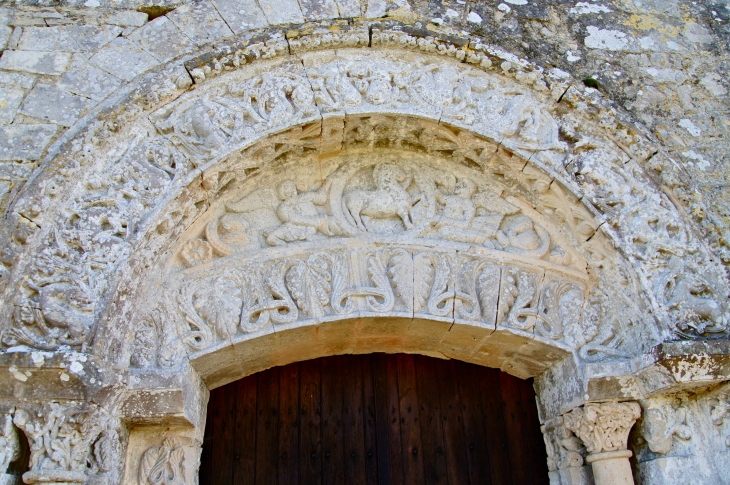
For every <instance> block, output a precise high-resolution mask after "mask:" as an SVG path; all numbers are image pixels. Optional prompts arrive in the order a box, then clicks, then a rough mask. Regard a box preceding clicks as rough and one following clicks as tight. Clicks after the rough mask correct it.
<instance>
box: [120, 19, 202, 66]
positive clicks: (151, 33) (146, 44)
mask: <svg viewBox="0 0 730 485" xmlns="http://www.w3.org/2000/svg"><path fill="white" fill-rule="evenodd" d="M129 40H131V41H132V42H136V43H137V44H139V45H140V46H141V47H142V48H143V49H145V50H146V51H147V52H149V53H151V54H152V55H153V56H155V57H156V58H157V59H158V60H159V61H160V62H165V61H169V60H170V59H173V58H175V57H177V56H178V55H180V54H182V53H183V52H185V51H188V50H191V49H193V48H194V47H195V44H193V41H191V40H190V39H189V38H188V37H187V36H186V35H185V34H184V33H182V32H181V31H180V29H178V28H177V26H176V25H175V24H174V23H173V22H171V21H170V19H168V18H167V17H164V16H163V17H158V18H156V19H155V20H153V21H152V22H149V23H147V24H146V25H145V26H144V27H140V28H139V29H137V30H135V31H134V32H133V33H132V34H131V35H130V36H129Z"/></svg>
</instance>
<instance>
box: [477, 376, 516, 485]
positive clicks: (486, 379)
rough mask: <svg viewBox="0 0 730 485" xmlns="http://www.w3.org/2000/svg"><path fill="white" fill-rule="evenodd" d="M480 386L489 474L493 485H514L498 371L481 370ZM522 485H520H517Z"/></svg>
mask: <svg viewBox="0 0 730 485" xmlns="http://www.w3.org/2000/svg"><path fill="white" fill-rule="evenodd" d="M479 371H480V372H479V376H480V378H479V384H480V388H481V395H482V407H483V409H484V415H483V418H484V430H485V432H486V445H487V449H488V450H489V472H490V474H491V477H492V483H493V484H495V485H496V484H499V485H509V484H511V483H512V473H511V471H510V461H509V450H508V448H507V443H506V441H505V436H506V435H507V431H506V429H505V426H504V409H503V407H502V390H501V388H500V382H499V375H500V371H499V370H497V369H488V368H484V367H482V368H480V369H479ZM516 485H520V484H516Z"/></svg>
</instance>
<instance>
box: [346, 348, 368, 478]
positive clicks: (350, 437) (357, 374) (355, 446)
mask: <svg viewBox="0 0 730 485" xmlns="http://www.w3.org/2000/svg"><path fill="white" fill-rule="evenodd" d="M340 362H341V364H342V367H341V373H342V376H343V379H342V384H343V388H344V396H343V400H342V453H343V457H344V466H345V482H344V483H347V484H353V485H365V460H366V457H365V436H364V435H365V427H364V423H363V420H364V412H363V392H362V390H363V389H362V387H363V381H362V366H361V364H360V356H359V355H350V356H347V357H346V358H344V359H341V360H340Z"/></svg>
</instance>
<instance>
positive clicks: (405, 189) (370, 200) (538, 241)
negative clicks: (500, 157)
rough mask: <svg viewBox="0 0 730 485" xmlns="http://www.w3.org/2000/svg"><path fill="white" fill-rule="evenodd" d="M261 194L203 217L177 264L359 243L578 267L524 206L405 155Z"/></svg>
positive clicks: (353, 162)
mask: <svg viewBox="0 0 730 485" xmlns="http://www.w3.org/2000/svg"><path fill="white" fill-rule="evenodd" d="M373 158H377V159H378V160H373ZM295 180H297V181H295ZM266 184H267V183H266V182H263V181H262V182H260V183H255V188H254V186H252V184H249V186H250V187H251V188H250V189H246V188H243V189H242V192H243V194H242V195H236V196H235V197H233V198H232V200H229V201H226V202H225V203H223V204H219V206H218V207H217V208H214V209H211V211H209V214H210V215H206V216H204V218H205V219H206V223H205V225H204V227H201V228H200V229H198V231H200V236H199V237H193V238H190V239H188V240H187V241H186V242H185V243H183V245H182V246H181V247H180V249H179V250H178V258H179V261H180V262H182V263H184V264H185V265H186V266H189V267H193V266H196V265H198V264H200V263H205V262H208V261H211V260H213V259H216V258H219V257H226V256H230V255H232V254H234V253H245V252H247V251H252V250H258V249H260V248H266V247H277V246H286V245H289V244H292V243H300V242H315V241H324V240H326V239H330V238H346V237H360V238H362V237H364V238H366V239H368V240H376V239H383V240H398V241H407V240H412V239H414V238H415V239H419V240H420V239H423V240H441V241H446V242H449V243H460V244H461V245H469V246H476V247H481V248H484V249H487V250H492V251H499V252H505V253H508V254H509V255H514V256H516V257H519V258H523V259H525V258H526V259H528V260H532V259H537V260H544V261H551V262H555V263H557V264H560V265H561V266H564V265H566V263H567V265H569V264H570V262H571V257H573V258H574V259H575V264H574V265H573V267H574V268H576V269H579V268H580V267H581V265H580V263H579V261H580V257H579V256H577V254H576V253H575V252H574V251H572V250H571V249H570V247H569V246H568V243H567V242H566V240H565V239H564V237H561V236H560V235H559V232H558V231H555V230H553V235H551V233H550V232H549V231H548V230H547V229H546V228H545V226H544V224H545V221H544V220H543V218H542V217H541V216H540V215H539V214H537V213H536V212H535V211H534V210H533V209H532V208H531V207H530V206H529V205H528V204H526V203H525V202H523V201H520V199H518V198H515V197H513V196H506V197H503V196H502V195H501V194H502V192H503V191H504V189H503V188H502V187H501V186H500V185H499V184H495V183H494V182H493V181H491V182H490V181H489V180H488V179H486V178H485V177H484V176H481V175H479V174H478V173H477V174H473V173H470V171H469V170H465V169H463V168H461V169H459V168H458V167H456V166H451V167H450V166H448V164H445V163H444V162H443V161H439V160H434V159H429V158H427V157H418V156H414V155H413V154H408V153H400V154H399V153H392V152H390V153H388V152H385V153H373V154H372V155H364V154H363V155H351V156H349V157H345V160H344V161H343V163H341V164H340V165H339V166H338V167H336V168H335V169H334V170H333V171H332V172H331V173H330V174H329V175H328V176H326V177H325V178H324V180H323V181H320V180H317V179H316V178H314V177H311V176H309V175H308V174H307V173H301V174H298V176H296V177H294V176H290V177H288V178H286V179H284V180H277V181H275V180H272V181H271V182H270V185H271V186H266ZM261 185H264V186H261ZM191 232H193V231H191ZM583 267H585V265H583Z"/></svg>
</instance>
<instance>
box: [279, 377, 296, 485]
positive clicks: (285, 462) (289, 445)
mask: <svg viewBox="0 0 730 485" xmlns="http://www.w3.org/2000/svg"><path fill="white" fill-rule="evenodd" d="M298 481H299V364H298V363H297V364H291V365H287V366H285V367H282V368H280V369H279V483H280V484H284V485H289V484H296V483H297V482H298Z"/></svg>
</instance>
